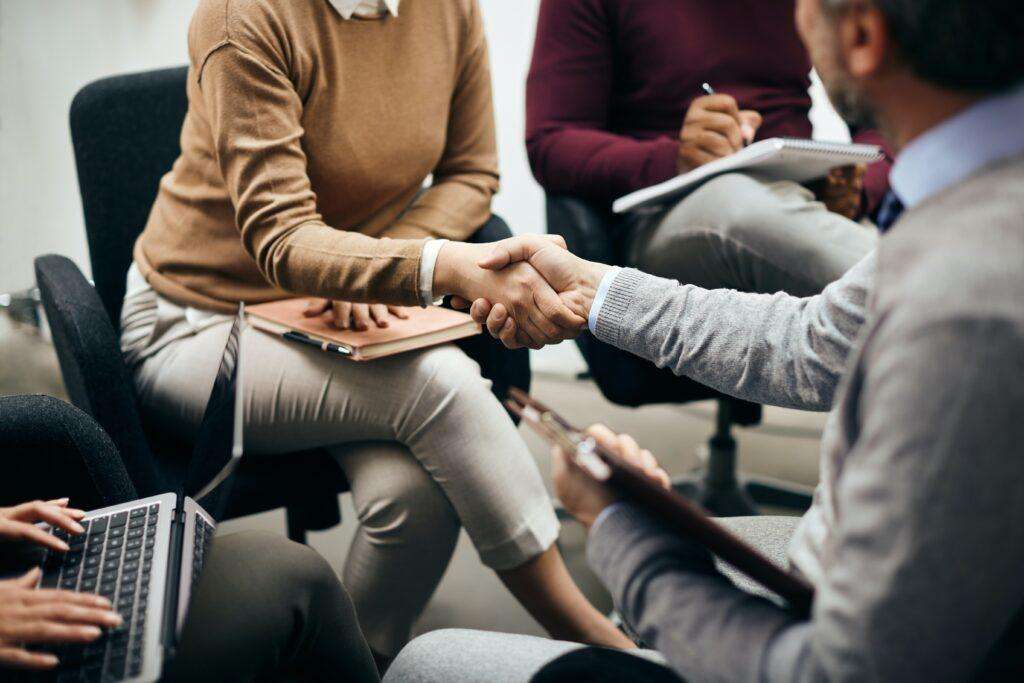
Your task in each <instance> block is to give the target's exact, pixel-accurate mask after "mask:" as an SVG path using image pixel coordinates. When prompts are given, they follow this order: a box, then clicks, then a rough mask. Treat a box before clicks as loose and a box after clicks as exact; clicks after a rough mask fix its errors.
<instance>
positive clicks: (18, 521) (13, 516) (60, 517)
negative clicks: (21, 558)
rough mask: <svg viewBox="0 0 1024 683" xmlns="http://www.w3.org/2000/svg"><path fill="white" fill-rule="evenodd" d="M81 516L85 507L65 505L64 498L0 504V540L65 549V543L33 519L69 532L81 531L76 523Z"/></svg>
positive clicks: (83, 515)
mask: <svg viewBox="0 0 1024 683" xmlns="http://www.w3.org/2000/svg"><path fill="white" fill-rule="evenodd" d="M83 517H85V511H84V510H76V509H75V508H69V507H68V499H67V498H58V499H57V500H50V501H46V502H44V501H41V500H35V501H32V502H31V503H22V504H21V505H15V506H14V507H9V508H0V540H4V541H22V542H28V543H35V544H36V545H40V546H43V547H44V548H49V549H50V550H55V551H57V552H61V553H62V552H66V551H67V549H68V544H67V543H65V542H64V541H62V540H61V539H59V538H57V537H56V536H54V535H53V534H51V533H49V532H47V531H44V530H43V529H40V528H39V527H37V526H36V522H46V523H47V524H49V525H50V526H52V527H54V528H57V529H63V530H64V531H67V532H68V533H69V534H80V533H82V532H83V531H85V529H83V528H82V525H81V524H79V523H78V521H79V520H81V519H82V518H83Z"/></svg>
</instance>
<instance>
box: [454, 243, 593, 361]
mask: <svg viewBox="0 0 1024 683" xmlns="http://www.w3.org/2000/svg"><path fill="white" fill-rule="evenodd" d="M545 249H550V250H552V251H553V252H560V253H563V254H568V253H569V252H567V251H566V250H565V242H564V241H563V240H562V239H561V238H560V237H557V236H552V235H523V236H520V237H513V238H510V239H507V240H502V241H501V242H495V243H492V244H467V243H464V242H448V243H446V244H445V245H444V246H443V247H442V248H441V251H440V253H439V254H438V256H437V264H436V266H435V268H434V291H435V292H440V293H444V294H452V295H454V297H453V302H454V305H455V306H456V307H463V308H464V307H466V306H467V304H468V302H469V301H473V300H475V299H485V300H487V301H488V302H495V303H500V304H501V305H502V308H503V310H504V311H506V315H507V316H511V317H510V319H514V320H515V330H514V332H513V333H512V335H513V337H514V340H515V341H514V343H515V346H514V347H513V348H517V347H520V346H528V347H530V348H533V349H539V348H541V347H542V346H544V345H545V344H550V343H553V342H557V341H562V340H564V339H568V338H570V337H574V336H575V335H577V334H578V333H579V331H580V330H581V329H582V328H583V327H584V326H586V324H587V321H586V318H583V317H581V316H579V315H578V313H576V312H575V311H574V310H572V309H571V308H570V307H569V306H567V305H566V303H565V302H564V301H563V299H562V298H561V297H559V295H558V293H557V292H556V291H555V290H554V289H553V288H552V286H551V285H550V284H549V283H548V282H546V281H545V278H543V277H541V275H540V274H538V272H537V271H536V270H535V268H534V266H533V265H532V264H530V263H525V262H523V261H525V260H526V259H524V258H517V259H505V261H504V263H503V264H502V266H494V265H493V264H492V265H488V264H489V263H491V261H492V259H493V257H494V253H495V252H496V251H501V252H502V253H504V250H508V251H513V252H516V253H526V252H529V253H533V252H537V251H541V250H545Z"/></svg>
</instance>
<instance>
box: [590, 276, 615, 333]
mask: <svg viewBox="0 0 1024 683" xmlns="http://www.w3.org/2000/svg"><path fill="white" fill-rule="evenodd" d="M620 270H622V269H621V268H619V267H618V266H612V267H611V268H609V269H608V272H607V273H605V274H604V277H602V278H601V283H600V284H598V286H597V293H596V294H594V302H593V303H592V304H590V314H589V315H588V316H587V327H589V328H590V331H591V332H592V333H594V334H597V316H598V315H600V313H601V307H602V306H603V305H604V300H605V298H607V296H608V290H609V289H610V288H611V286H612V282H614V281H615V276H616V275H618V274H619V271H620Z"/></svg>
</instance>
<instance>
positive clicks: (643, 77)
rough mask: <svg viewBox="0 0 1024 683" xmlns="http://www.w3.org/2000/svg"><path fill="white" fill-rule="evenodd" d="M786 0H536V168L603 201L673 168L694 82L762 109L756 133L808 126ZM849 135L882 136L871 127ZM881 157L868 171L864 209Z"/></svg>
mask: <svg viewBox="0 0 1024 683" xmlns="http://www.w3.org/2000/svg"><path fill="white" fill-rule="evenodd" d="M793 10H794V2H793V0H715V1H711V0H542V1H541V7H540V16H539V18H538V21H537V38H536V43H535V45H534V50H533V63H532V64H531V67H530V75H529V79H528V82H527V91H526V145H527V151H528V153H529V157H530V165H531V167H532V168H533V174H534V176H535V177H536V178H537V180H538V181H539V182H540V184H541V185H542V186H543V187H544V189H545V190H546V191H547V192H549V193H552V194H571V195H575V196H580V197H585V198H587V199H590V200H593V201H597V202H601V203H607V202H610V201H611V200H612V199H614V198H616V197H618V196H620V195H623V194H626V193H628V192H632V191H633V190H637V189H640V188H642V187H647V186H648V185H653V184H655V183H659V182H661V181H663V180H668V179H669V178H671V177H672V176H674V175H676V154H677V150H678V139H679V129H680V128H681V127H682V123H683V117H684V116H685V114H686V110H687V108H688V107H689V106H690V102H691V101H692V100H693V99H694V98H695V97H698V96H700V95H701V94H703V93H702V91H701V87H700V86H701V83H703V82H708V83H710V84H711V85H712V86H713V87H714V88H715V89H716V91H718V92H721V93H728V94H730V95H732V96H733V97H735V98H736V99H737V101H738V102H739V104H740V108H742V109H754V110H756V111H758V112H760V113H761V115H762V116H763V117H764V123H763V124H762V126H761V128H760V129H759V130H758V132H757V137H758V139H763V138H770V137H776V136H791V137H803V138H807V137H810V136H811V123H810V121H809V119H808V112H809V111H810V106H811V99H810V96H809V95H808V94H807V89H808V87H809V86H810V79H809V74H810V70H811V65H810V62H809V60H808V57H807V53H806V51H805V50H804V48H803V45H802V44H801V42H800V39H799V36H798V35H797V32H796V27H795V24H794V20H793ZM854 139H855V140H856V141H858V142H871V143H874V144H881V142H882V140H881V136H879V135H878V133H877V132H875V131H855V134H854ZM889 166H890V163H889V162H888V161H882V162H879V163H877V164H875V165H873V166H872V168H871V169H870V170H869V172H868V176H867V179H866V182H865V184H866V196H867V200H868V202H867V209H868V211H869V212H873V211H874V209H875V208H876V207H877V205H878V203H879V202H880V201H881V198H882V196H883V195H884V194H885V192H886V191H887V189H888V175H889Z"/></svg>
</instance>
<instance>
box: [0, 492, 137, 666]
mask: <svg viewBox="0 0 1024 683" xmlns="http://www.w3.org/2000/svg"><path fill="white" fill-rule="evenodd" d="M8 509H11V508H8ZM39 576H40V571H39V568H38V567H36V568H35V569H32V570H31V571H29V572H28V573H27V574H24V575H22V576H20V577H18V578H16V579H9V580H6V581H0V668H12V669H35V670H39V669H52V668H54V667H55V666H57V665H58V664H59V663H60V661H59V660H58V659H57V657H56V655H53V654H50V653H48V652H33V651H32V650H30V649H29V647H30V646H32V645H43V644H55V643H89V642H92V641H94V640H96V639H97V638H99V637H100V635H101V634H102V633H103V631H102V629H103V628H114V627H116V626H118V625H120V623H121V616H120V615H119V614H118V613H117V612H114V611H112V610H111V605H110V601H109V600H107V599H106V598H103V597H100V596H98V595H92V594H90V593H75V592H72V591H62V590H36V588H35V585H36V583H38V581H39Z"/></svg>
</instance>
